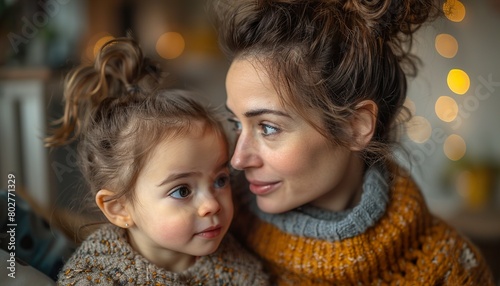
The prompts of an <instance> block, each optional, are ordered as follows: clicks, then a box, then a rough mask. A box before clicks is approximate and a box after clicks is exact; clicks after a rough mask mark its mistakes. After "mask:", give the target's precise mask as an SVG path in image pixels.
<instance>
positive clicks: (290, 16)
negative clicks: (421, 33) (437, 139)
mask: <svg viewBox="0 0 500 286" xmlns="http://www.w3.org/2000/svg"><path fill="white" fill-rule="evenodd" d="M211 8H212V9H213V10H212V13H213V15H214V16H215V19H214V20H215V24H216V29H217V31H218V35H219V43H220V46H221V49H222V51H223V52H224V53H225V54H226V55H227V56H228V58H229V59H230V60H234V59H242V58H245V57H252V58H255V59H257V60H259V62H260V63H261V64H262V66H263V67H264V68H265V70H266V72H267V74H268V75H269V76H270V77H271V81H272V82H273V84H274V87H275V89H276V91H277V92H278V94H279V96H280V99H281V101H282V104H285V105H286V106H289V107H291V108H293V109H294V110H295V111H297V112H298V113H299V114H300V115H301V116H302V117H303V118H304V119H305V120H307V121H308V122H309V123H310V124H311V125H312V126H314V127H315V128H316V129H317V130H318V131H319V132H321V133H322V134H323V135H324V136H326V137H327V138H329V139H330V141H331V142H333V143H334V144H339V145H343V146H349V144H350V143H351V142H352V136H351V135H350V134H349V132H347V130H348V129H347V128H345V127H346V125H347V124H349V122H350V119H351V118H352V116H354V115H355V111H356V109H355V107H356V105H357V104H358V103H360V102H361V101H363V100H372V101H374V102H375V103H376V104H377V106H378V114H377V126H376V129H375V134H374V136H373V138H372V140H371V142H370V144H369V146H367V147H366V149H365V150H364V152H363V155H364V158H365V162H366V164H367V165H370V164H373V163H374V162H377V161H380V160H383V161H385V160H386V159H390V157H391V147H392V145H393V143H395V139H396V135H397V132H395V131H397V129H396V128H394V127H395V125H396V123H398V122H397V120H396V118H397V115H398V114H400V111H402V110H403V103H404V101H405V98H406V89H407V82H406V76H407V75H416V73H417V63H418V59H417V58H416V57H415V56H413V55H412V54H411V53H410V49H411V44H412V39H413V34H414V32H415V31H416V30H417V29H418V28H419V27H420V26H421V25H422V24H424V23H425V22H426V21H429V20H431V19H432V18H435V17H437V16H438V15H440V14H441V11H440V10H441V9H440V5H439V3H437V1H435V0H400V1H399V0H398V1H395V0H288V1H287V0H280V1H270V0H240V1H232V0H216V1H215V2H214V3H213V5H211ZM311 110H313V111H314V112H315V113H318V112H319V114H320V115H321V118H322V125H321V126H318V124H315V123H314V122H313V121H312V119H311V118H310V117H311V116H310V112H311Z"/></svg>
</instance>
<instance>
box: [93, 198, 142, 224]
mask: <svg viewBox="0 0 500 286" xmlns="http://www.w3.org/2000/svg"><path fill="white" fill-rule="evenodd" d="M114 196H115V193H114V192H113V191H110V190H106V189H102V190H100V191H99V192H97V194H96V196H95V202H96V204H97V206H98V207H99V208H100V209H101V211H102V212H103V213H104V215H105V216H106V218H108V220H109V221H110V222H111V223H112V224H114V225H116V226H119V227H122V228H128V227H130V226H132V225H133V220H132V218H131V216H130V213H129V211H128V209H127V205H126V204H125V198H124V197H120V198H114Z"/></svg>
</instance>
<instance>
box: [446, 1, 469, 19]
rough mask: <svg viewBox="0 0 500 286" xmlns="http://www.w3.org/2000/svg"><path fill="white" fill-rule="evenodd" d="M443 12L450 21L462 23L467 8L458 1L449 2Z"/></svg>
mask: <svg viewBox="0 0 500 286" xmlns="http://www.w3.org/2000/svg"><path fill="white" fill-rule="evenodd" d="M443 12H444V15H445V16H446V18H448V20H450V21H453V22H462V20H463V19H464V18H465V6H464V4H463V3H462V2H460V1H458V0H447V1H446V2H445V3H444V4H443Z"/></svg>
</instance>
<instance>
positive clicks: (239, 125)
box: [227, 118, 241, 133]
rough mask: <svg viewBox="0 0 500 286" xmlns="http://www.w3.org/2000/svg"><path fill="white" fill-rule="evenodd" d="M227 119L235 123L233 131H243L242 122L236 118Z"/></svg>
mask: <svg viewBox="0 0 500 286" xmlns="http://www.w3.org/2000/svg"><path fill="white" fill-rule="evenodd" d="M227 121H229V122H230V123H231V124H233V131H235V132H236V133H241V122H239V121H238V120H236V119H234V118H229V119H228V120H227Z"/></svg>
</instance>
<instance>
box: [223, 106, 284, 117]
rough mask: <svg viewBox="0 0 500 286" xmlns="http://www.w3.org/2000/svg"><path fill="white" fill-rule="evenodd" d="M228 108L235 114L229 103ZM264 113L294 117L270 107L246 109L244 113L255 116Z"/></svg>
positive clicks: (246, 115)
mask: <svg viewBox="0 0 500 286" xmlns="http://www.w3.org/2000/svg"><path fill="white" fill-rule="evenodd" d="M226 109H227V111H229V112H231V113H232V114H234V112H233V111H232V110H231V109H229V107H227V105H226ZM262 114H273V115H278V116H284V117H288V118H292V117H291V116H290V115H288V114H287V113H285V112H283V111H279V110H274V109H268V108H259V109H252V110H249V111H246V112H245V113H243V115H245V117H255V116H259V115H262Z"/></svg>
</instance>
